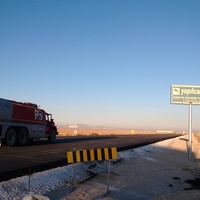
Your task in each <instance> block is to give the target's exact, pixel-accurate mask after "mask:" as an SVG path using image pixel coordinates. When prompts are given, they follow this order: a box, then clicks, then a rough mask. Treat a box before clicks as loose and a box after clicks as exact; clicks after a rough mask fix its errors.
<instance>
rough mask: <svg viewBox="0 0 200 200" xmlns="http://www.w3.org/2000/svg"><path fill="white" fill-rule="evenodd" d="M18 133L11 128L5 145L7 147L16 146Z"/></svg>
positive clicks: (7, 133)
mask: <svg viewBox="0 0 200 200" xmlns="http://www.w3.org/2000/svg"><path fill="white" fill-rule="evenodd" d="M16 141H17V133H16V131H15V129H14V128H9V129H8V130H7V132H6V137H5V143H6V145H8V146H10V147H12V146H14V145H15V144H16Z"/></svg>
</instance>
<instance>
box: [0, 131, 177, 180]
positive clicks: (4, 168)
mask: <svg viewBox="0 0 200 200" xmlns="http://www.w3.org/2000/svg"><path fill="white" fill-rule="evenodd" d="M177 136H179V135H177V134H140V135H139V134H138V135H123V136H122V135H114V136H94V137H91V136H84V137H58V138H57V140H56V142H55V143H54V144H49V143H48V142H47V140H40V141H34V142H33V143H31V144H27V145H26V146H23V147H6V146H3V147H0V181H4V180H8V179H10V178H15V177H18V176H22V175H25V174H29V173H33V172H38V171H42V170H47V169H51V168H54V167H59V166H64V165H66V164H67V162H66V152H67V151H71V150H72V149H74V150H83V149H96V148H105V147H108V148H109V147H117V150H118V151H122V150H125V149H131V148H136V147H139V146H143V145H147V144H150V143H154V142H157V141H161V140H164V139H168V138H173V137H177Z"/></svg>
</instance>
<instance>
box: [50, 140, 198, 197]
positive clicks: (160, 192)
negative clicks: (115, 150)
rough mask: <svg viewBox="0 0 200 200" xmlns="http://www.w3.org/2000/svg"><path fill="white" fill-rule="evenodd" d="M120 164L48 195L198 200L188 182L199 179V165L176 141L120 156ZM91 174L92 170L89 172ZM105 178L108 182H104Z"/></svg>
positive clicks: (131, 151) (181, 144) (150, 146)
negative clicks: (108, 170) (189, 157)
mask: <svg viewBox="0 0 200 200" xmlns="http://www.w3.org/2000/svg"><path fill="white" fill-rule="evenodd" d="M120 157H122V159H120V162H116V163H113V164H112V165H111V168H110V169H111V170H110V175H109V176H108V172H107V171H104V172H101V173H99V174H97V175H96V176H94V177H93V178H91V179H89V180H86V181H85V182H83V183H78V184H77V185H74V186H73V187H72V186H70V187H69V186H67V185H66V186H63V187H61V188H59V189H56V190H55V191H51V193H49V194H48V197H49V198H50V199H54V200H58V199H62V200H123V199H124V200H134V199H136V200H147V199H154V200H161V199H163V200H164V199H165V200H169V199H172V200H178V199H180V198H181V199H187V200H192V199H200V192H199V190H196V188H193V187H192V185H191V181H192V180H195V179H198V178H199V177H200V168H199V163H198V162H196V161H195V160H189V159H188V156H187V147H186V144H185V141H184V140H180V138H175V139H170V140H166V141H162V142H159V143H155V144H151V145H148V146H145V147H141V148H136V149H133V150H129V151H125V152H122V153H121V155H120ZM91 170H95V168H94V169H91ZM108 178H109V179H108Z"/></svg>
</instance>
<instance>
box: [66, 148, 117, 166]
mask: <svg viewBox="0 0 200 200" xmlns="http://www.w3.org/2000/svg"><path fill="white" fill-rule="evenodd" d="M109 159H117V148H116V147H112V148H104V149H89V150H80V151H79V150H76V151H69V152H67V162H68V163H77V162H88V161H95V160H109Z"/></svg>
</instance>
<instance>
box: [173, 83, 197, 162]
mask: <svg viewBox="0 0 200 200" xmlns="http://www.w3.org/2000/svg"><path fill="white" fill-rule="evenodd" d="M171 104H181V105H189V131H188V156H189V159H191V156H192V105H199V104H200V86H194V85H171Z"/></svg>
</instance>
